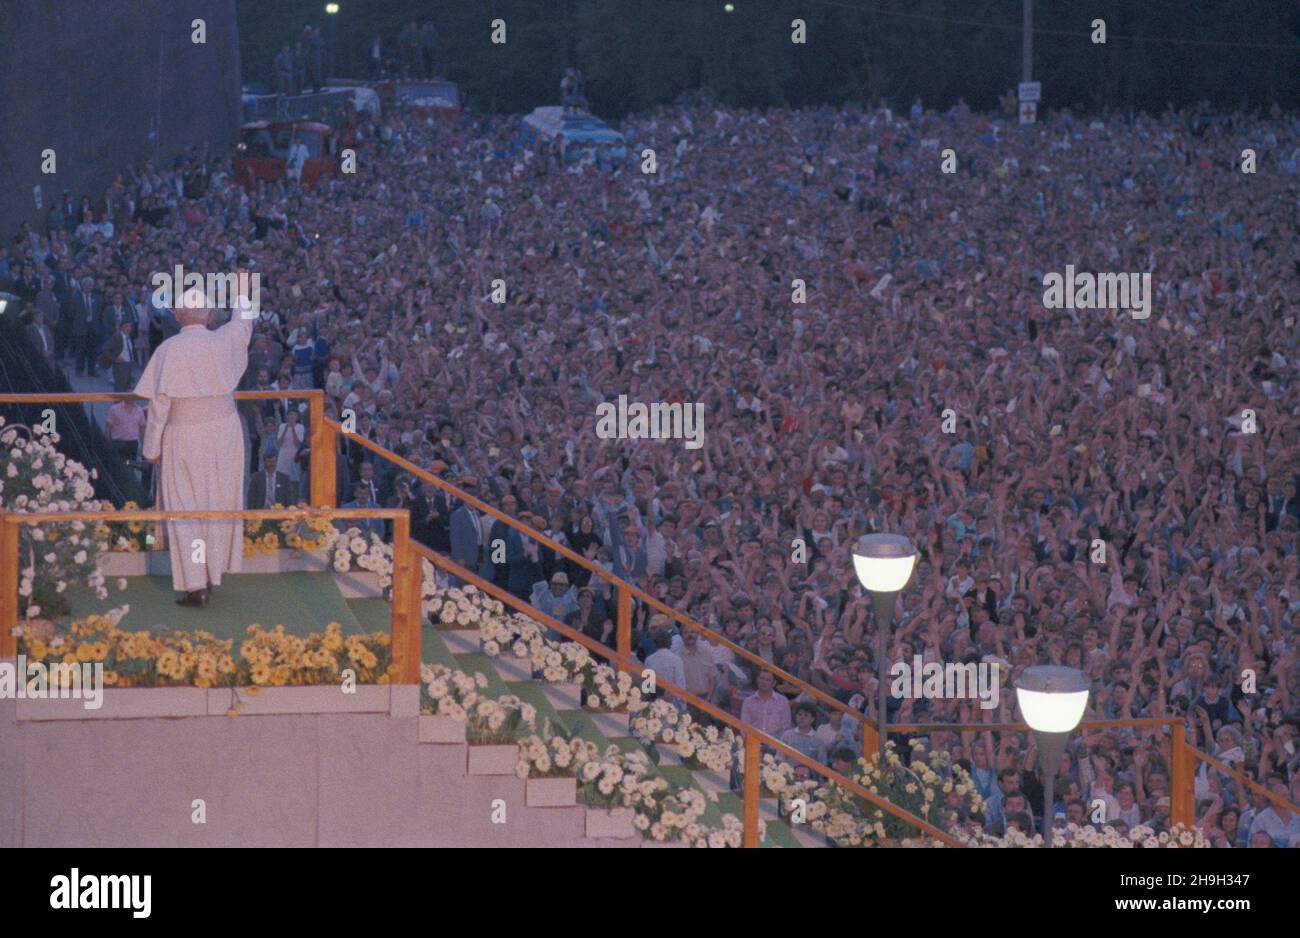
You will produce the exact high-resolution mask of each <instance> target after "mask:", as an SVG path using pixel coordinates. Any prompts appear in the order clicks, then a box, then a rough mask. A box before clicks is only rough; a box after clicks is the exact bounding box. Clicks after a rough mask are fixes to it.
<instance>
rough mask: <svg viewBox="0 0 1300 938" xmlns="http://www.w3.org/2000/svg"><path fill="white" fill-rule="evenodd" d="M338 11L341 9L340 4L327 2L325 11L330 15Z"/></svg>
mask: <svg viewBox="0 0 1300 938" xmlns="http://www.w3.org/2000/svg"><path fill="white" fill-rule="evenodd" d="M338 11H339V5H338V4H337V3H327V4H325V12H326V13H328V14H329V15H330V16H333V15H334V14H335V13H337V12H338Z"/></svg>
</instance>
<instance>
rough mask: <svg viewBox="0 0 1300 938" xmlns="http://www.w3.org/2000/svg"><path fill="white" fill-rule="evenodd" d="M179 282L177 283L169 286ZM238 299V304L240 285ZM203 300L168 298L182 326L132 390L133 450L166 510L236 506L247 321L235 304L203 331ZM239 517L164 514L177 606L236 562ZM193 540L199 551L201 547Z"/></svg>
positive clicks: (194, 600) (240, 494)
mask: <svg viewBox="0 0 1300 938" xmlns="http://www.w3.org/2000/svg"><path fill="white" fill-rule="evenodd" d="M177 286H178V287H179V284H178V285H177ZM241 287H243V290H242V291H241V294H240V296H239V297H238V299H240V300H243V301H244V302H245V303H247V302H248V301H247V289H248V288H247V284H246V282H244V283H241ZM212 312H213V311H212V308H211V306H210V305H209V303H208V301H207V299H206V297H204V295H203V292H202V291H201V290H191V291H189V292H187V293H185V294H184V295H183V296H182V297H181V298H180V300H179V302H178V303H177V307H176V315H177V318H178V319H179V320H180V322H181V326H182V328H181V331H180V333H179V334H178V335H175V336H173V337H172V338H170V339H168V340H167V341H166V342H164V343H162V345H160V346H159V347H158V351H156V352H155V353H154V354H153V355H152V356H151V357H150V359H149V363H148V364H147V365H145V369H144V373H143V374H141V375H140V380H139V382H138V383H137V384H136V387H135V395H136V397H142V398H145V399H146V400H148V401H149V415H148V422H147V424H146V426H145V433H144V446H143V449H142V453H143V455H144V458H145V459H146V460H148V461H149V462H150V463H154V464H161V465H160V466H159V470H158V500H159V503H160V505H161V507H162V508H164V509H167V510H170V511H240V510H242V509H243V507H244V505H243V502H244V432H243V426H242V424H241V423H240V420H239V412H238V410H236V408H235V399H234V391H235V389H236V388H237V387H238V386H239V382H240V379H241V378H242V377H243V374H244V370H245V369H246V368H247V367H248V343H249V340H250V339H251V338H252V335H253V323H252V320H251V319H249V318H245V317H244V316H243V315H242V312H243V310H237V311H236V313H235V315H233V316H231V318H230V321H229V322H227V323H226V324H225V325H224V326H222V327H221V328H220V329H217V330H215V331H213V330H209V329H208V326H209V325H210V324H211V323H212ZM243 528H244V525H243V522H242V521H240V520H229V521H226V520H219V521H169V522H167V543H168V549H169V551H170V553H171V566H172V585H173V587H174V588H175V589H176V590H178V591H180V592H182V593H183V594H184V595H183V596H182V597H181V598H180V599H178V600H177V602H178V603H180V604H181V605H184V606H202V605H205V604H206V603H207V601H208V595H209V590H211V588H212V587H215V586H220V585H221V580H222V577H223V575H224V574H225V573H226V572H227V571H230V572H238V571H240V570H242V569H243V557H244V550H243V547H244V536H243ZM200 547H201V549H200Z"/></svg>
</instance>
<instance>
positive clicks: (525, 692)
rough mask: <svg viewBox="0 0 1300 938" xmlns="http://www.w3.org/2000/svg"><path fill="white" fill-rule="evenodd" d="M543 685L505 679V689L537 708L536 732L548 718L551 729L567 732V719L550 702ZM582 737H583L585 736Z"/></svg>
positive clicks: (534, 682)
mask: <svg viewBox="0 0 1300 938" xmlns="http://www.w3.org/2000/svg"><path fill="white" fill-rule="evenodd" d="M543 687H544V685H542V684H541V683H540V682H538V681H507V682H506V689H507V690H508V691H509V692H510V693H512V694H514V695H515V696H516V697H518V698H519V699H520V700H522V701H523V702H524V703H528V704H532V705H533V706H534V707H536V708H537V732H538V733H540V732H541V731H542V723H543V721H544V720H550V721H551V729H552V730H553V731H555V732H563V733H566V734H567V733H568V732H569V723H568V721H567V720H565V719H564V718H563V717H562V716H561V715H560V712H559V711H558V710H556V709H555V704H553V703H551V700H550V698H549V697H547V696H546V691H545V690H544V689H543ZM583 738H584V739H585V738H586V737H583Z"/></svg>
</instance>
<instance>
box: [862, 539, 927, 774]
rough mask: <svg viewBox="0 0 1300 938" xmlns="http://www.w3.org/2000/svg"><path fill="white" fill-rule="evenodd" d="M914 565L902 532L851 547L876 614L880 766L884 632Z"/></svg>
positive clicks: (912, 549)
mask: <svg viewBox="0 0 1300 938" xmlns="http://www.w3.org/2000/svg"><path fill="white" fill-rule="evenodd" d="M915 567H916V548H915V547H914V546H913V545H912V542H911V541H909V540H908V539H907V538H905V537H903V536H902V535H901V534H866V535H863V536H862V537H861V538H859V539H858V543H857V544H856V545H854V547H853V568H854V570H856V571H857V574H858V581H859V582H860V583H861V584H862V587H863V589H865V590H866V591H867V592H869V593H870V594H871V605H872V608H873V609H874V610H875V614H876V615H875V617H876V680H877V682H878V684H879V686H878V687H877V688H876V690H877V701H876V706H877V710H876V732H877V734H878V735H879V737H880V738H879V740H878V741H877V743H878V746H879V751H880V769H881V771H884V768H885V699H886V694H887V691H886V690H885V688H886V687H887V686H888V685H887V683H886V680H885V675H886V673H887V668H886V667H885V633H886V632H887V631H888V630H889V626H890V625H891V624H892V623H893V621H894V604H895V602H896V601H897V600H898V594H899V592H900V591H901V590H902V589H903V587H904V586H906V585H907V581H908V580H910V579H911V578H912V570H913V568H915Z"/></svg>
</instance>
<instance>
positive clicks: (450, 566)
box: [415, 542, 964, 847]
mask: <svg viewBox="0 0 1300 938" xmlns="http://www.w3.org/2000/svg"><path fill="white" fill-rule="evenodd" d="M415 552H416V553H418V554H420V555H421V556H422V557H424V558H425V559H426V560H428V561H429V562H430V563H432V564H433V565H434V566H436V567H439V568H441V569H443V570H445V571H447V572H448V573H449V574H451V575H452V576H454V577H457V578H459V579H461V580H464V581H465V582H467V583H469V584H471V585H473V586H475V587H477V588H478V589H480V590H482V591H483V592H484V593H487V594H488V595H489V596H492V597H494V598H495V599H498V600H500V601H501V602H503V603H505V604H506V605H507V606H510V607H511V608H513V609H515V610H517V611H519V612H521V613H523V614H524V615H526V616H528V617H529V618H530V619H533V620H535V621H537V622H540V623H541V624H542V625H545V626H546V627H547V628H551V629H554V630H555V631H557V632H559V633H560V634H561V635H563V636H565V637H566V638H568V639H569V640H570V641H574V642H578V643H580V644H582V645H584V646H586V648H587V649H588V650H589V651H592V652H594V653H595V654H597V655H599V656H600V657H601V658H604V659H605V660H607V661H608V662H609V663H610V664H611V665H612V666H613V667H616V668H618V669H619V670H622V671H626V672H628V673H630V674H632V675H633V676H635V677H636V678H637V679H638V680H641V679H643V678H644V669H645V665H644V664H643V663H642V662H640V661H638V660H637V659H636V658H633V657H632V656H631V655H630V654H625V653H623V652H622V651H619V650H615V649H611V648H608V647H607V646H605V645H602V644H601V643H600V642H598V641H596V640H595V639H592V638H589V637H588V636H586V635H585V634H583V633H582V632H581V631H579V630H578V629H575V628H573V627H572V626H568V625H565V624H564V623H563V622H561V621H560V620H559V619H556V618H554V617H553V616H550V615H547V614H546V613H544V612H541V611H540V610H538V609H535V608H533V606H531V605H530V604H528V603H527V602H525V601H524V600H522V599H519V598H518V597H517V596H515V595H514V594H513V593H510V592H508V591H507V590H503V589H502V588H501V587H499V586H497V585H496V584H495V583H491V582H489V581H487V580H484V579H483V578H482V577H480V576H478V574H476V573H472V572H471V571H469V570H466V569H465V568H464V567H462V566H460V565H459V564H457V563H456V562H454V561H452V560H450V559H448V558H446V557H444V556H442V554H440V553H438V552H437V551H433V550H430V549H429V548H428V547H425V546H424V545H423V544H420V543H418V542H416V544H415ZM655 688H656V691H657V692H659V693H667V694H669V695H672V696H674V697H678V698H680V699H682V700H684V701H685V702H686V703H687V704H688V705H689V706H690V707H692V708H694V709H695V710H698V711H699V712H701V713H704V714H707V715H708V716H709V717H710V718H712V719H714V720H716V721H718V722H719V723H722V724H724V725H726V726H729V727H731V729H732V730H734V731H735V732H736V733H738V734H739V735H740V736H741V737H742V738H743V739H744V757H743V772H742V774H743V776H744V782H743V798H744V818H743V823H744V837H743V844H744V846H746V847H757V846H758V845H759V841H758V817H759V799H760V797H761V788H760V785H761V782H762V777H761V765H762V747H764V746H766V747H768V748H769V749H773V750H775V751H776V752H778V753H780V754H781V755H783V756H785V757H786V758H787V759H790V760H792V761H794V762H797V763H799V764H800V765H803V766H806V767H807V768H809V769H810V770H812V771H813V772H815V773H817V774H818V775H821V776H824V777H826V778H828V779H830V780H831V781H833V782H836V783H837V784H839V785H842V786H843V787H844V788H845V789H847V790H848V791H850V792H852V793H853V794H854V795H856V796H858V797H859V798H862V799H863V800H864V801H866V802H868V803H869V804H872V805H874V806H875V807H877V808H879V809H880V810H881V811H885V812H887V813H889V814H892V815H894V817H896V818H898V819H899V820H902V821H905V822H906V823H908V824H910V825H912V826H913V827H915V828H916V829H917V831H918V832H920V833H923V834H925V835H927V836H929V837H933V838H934V839H935V840H938V841H939V842H940V843H943V844H945V845H947V846H949V847H961V846H964V845H963V844H962V843H960V842H959V841H957V840H956V839H955V838H953V837H952V836H951V835H950V834H948V833H946V832H944V831H942V830H940V829H939V828H937V827H935V826H934V825H933V824H930V823H929V822H928V821H925V820H923V819H922V818H919V817H917V816H916V815H914V814H912V813H911V812H909V811H907V810H905V809H903V808H900V807H898V806H896V805H894V804H891V803H890V802H888V801H886V800H885V799H884V798H881V797H880V796H879V795H877V794H875V793H874V792H872V791H869V790H867V789H866V788H864V787H862V786H861V785H859V784H858V783H857V782H855V781H853V780H852V779H850V778H848V777H846V776H844V775H842V774H841V773H839V772H836V771H835V770H834V769H832V768H830V767H828V766H825V765H822V764H821V763H820V762H817V761H815V760H813V759H810V758H809V757H808V756H805V755H804V754H803V753H801V752H799V751H797V750H795V749H792V748H790V747H789V746H787V745H785V744H784V743H782V742H781V741H780V740H779V739H777V738H776V737H774V736H770V735H768V734H767V733H765V732H763V731H762V730H760V729H759V728H758V727H755V726H751V725H750V724H748V723H745V722H744V721H743V720H740V719H738V718H736V717H734V716H732V715H731V714H730V713H727V712H726V711H725V710H722V709H721V708H719V707H716V706H714V705H713V704H711V703H709V702H708V701H707V700H704V699H703V698H701V697H697V696H695V695H694V694H692V693H691V692H690V691H688V690H686V688H684V687H678V686H677V685H675V684H673V683H672V682H670V681H666V680H664V679H663V677H662V676H660V675H658V674H656V675H655Z"/></svg>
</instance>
